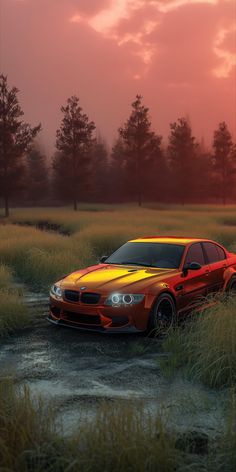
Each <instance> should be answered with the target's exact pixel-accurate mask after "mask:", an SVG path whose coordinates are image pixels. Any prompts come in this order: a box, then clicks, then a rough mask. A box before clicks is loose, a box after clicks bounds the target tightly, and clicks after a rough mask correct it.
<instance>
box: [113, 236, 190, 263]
mask: <svg viewBox="0 0 236 472" xmlns="http://www.w3.org/2000/svg"><path fill="white" fill-rule="evenodd" d="M183 252H184V246H183V245H181V244H165V243H149V242H142V243H141V242H128V243H126V244H124V245H123V246H121V247H120V248H119V249H117V251H115V252H114V253H113V254H112V255H111V256H110V257H108V258H107V259H106V260H105V264H120V265H122V264H124V265H125V264H127V265H140V266H145V267H156V268H162V269H178V267H179V266H180V262H181V259H182V255H183Z"/></svg>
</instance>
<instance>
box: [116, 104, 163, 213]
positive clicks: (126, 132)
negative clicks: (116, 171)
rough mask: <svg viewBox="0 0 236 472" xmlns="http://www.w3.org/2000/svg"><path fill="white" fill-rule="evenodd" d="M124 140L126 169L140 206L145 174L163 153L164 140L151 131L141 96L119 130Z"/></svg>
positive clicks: (147, 112)
mask: <svg viewBox="0 0 236 472" xmlns="http://www.w3.org/2000/svg"><path fill="white" fill-rule="evenodd" d="M119 134H120V136H121V138H122V140H123V144H124V148H125V155H126V168H127V172H128V176H129V177H131V178H130V185H132V183H133V184H134V190H135V192H136V195H137V200H138V205H139V206H141V205H142V200H143V193H144V189H145V178H144V177H145V174H146V171H147V170H148V166H149V165H150V164H151V162H152V160H153V157H154V155H156V156H157V154H158V153H161V149H160V145H161V140H162V138H161V137H160V136H157V135H156V134H155V133H154V132H153V131H151V121H150V119H149V109H148V108H146V107H145V106H144V105H142V97H141V95H137V96H136V100H135V101H134V102H133V103H132V112H131V115H130V117H129V119H128V120H127V121H126V123H125V125H124V127H123V128H122V127H121V128H120V129H119Z"/></svg>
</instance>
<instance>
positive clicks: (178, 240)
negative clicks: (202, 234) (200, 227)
mask: <svg viewBox="0 0 236 472" xmlns="http://www.w3.org/2000/svg"><path fill="white" fill-rule="evenodd" d="M199 241H210V242H214V241H211V240H210V239H202V238H186V237H179V236H143V237H141V238H136V239H131V240H130V241H129V242H139V243H146V242H153V243H166V244H182V245H184V246H185V245H186V244H190V243H194V242H199Z"/></svg>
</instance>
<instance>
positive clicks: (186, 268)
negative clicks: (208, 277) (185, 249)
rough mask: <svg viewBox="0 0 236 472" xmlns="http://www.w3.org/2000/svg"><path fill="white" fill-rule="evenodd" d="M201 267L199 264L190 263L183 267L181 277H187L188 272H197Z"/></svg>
mask: <svg viewBox="0 0 236 472" xmlns="http://www.w3.org/2000/svg"><path fill="white" fill-rule="evenodd" d="M201 267H202V266H201V264H199V263H198V262H190V264H186V265H185V266H184V267H183V275H184V276H185V275H187V273H188V271H189V270H199V269H201Z"/></svg>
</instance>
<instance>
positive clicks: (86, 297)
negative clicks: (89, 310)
mask: <svg viewBox="0 0 236 472" xmlns="http://www.w3.org/2000/svg"><path fill="white" fill-rule="evenodd" d="M100 297H101V295H100V293H92V292H91V293H90V292H83V293H81V302H82V303H87V304H89V305H96V303H98V302H99V300H100Z"/></svg>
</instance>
